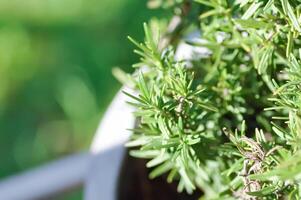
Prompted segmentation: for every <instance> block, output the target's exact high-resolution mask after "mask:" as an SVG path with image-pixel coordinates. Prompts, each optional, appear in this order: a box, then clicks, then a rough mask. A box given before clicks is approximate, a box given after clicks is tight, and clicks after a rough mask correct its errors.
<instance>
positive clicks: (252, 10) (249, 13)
mask: <svg viewBox="0 0 301 200" xmlns="http://www.w3.org/2000/svg"><path fill="white" fill-rule="evenodd" d="M262 4H263V2H258V3H256V2H254V3H252V4H251V6H250V7H249V8H248V10H247V11H246V12H245V13H244V14H243V16H242V17H241V19H244V20H246V19H249V18H250V17H252V15H254V13H255V12H256V11H258V8H259V7H260V6H261V5H262Z"/></svg>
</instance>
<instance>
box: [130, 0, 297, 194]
mask: <svg viewBox="0 0 301 200" xmlns="http://www.w3.org/2000/svg"><path fill="white" fill-rule="evenodd" d="M166 2H169V3H170V2H173V4H170V5H173V7H172V9H174V11H175V12H174V13H175V15H176V17H178V18H179V19H180V23H178V24H177V25H178V29H176V28H175V29H174V30H175V31H170V32H168V33H169V35H168V37H174V38H185V37H184V35H187V34H189V33H190V32H200V33H201V36H200V38H197V40H187V41H185V42H186V43H187V45H190V47H191V48H193V49H198V48H201V47H202V48H204V47H205V48H206V50H207V53H206V54H203V55H198V56H195V57H193V58H192V59H178V58H177V56H175V55H176V53H175V50H177V51H181V50H180V49H179V48H178V46H180V44H181V41H180V40H169V44H168V45H166V46H164V47H161V46H160V44H161V43H162V41H164V40H165V39H166V37H167V34H165V33H161V35H160V37H159V36H158V35H159V34H158V33H157V32H156V29H155V28H153V27H154V23H151V26H150V27H152V28H151V29H150V28H149V26H147V25H144V30H145V35H146V39H145V42H144V43H138V42H136V41H135V40H133V39H131V38H130V40H131V41H132V42H133V43H134V44H135V45H136V47H137V48H138V49H137V50H135V52H136V53H137V54H139V55H140V56H141V63H139V64H136V65H134V66H135V67H137V68H138V69H137V71H138V73H136V74H134V75H133V79H134V80H135V81H136V85H137V89H138V91H139V94H138V96H134V95H132V94H128V93H127V94H128V95H129V96H131V97H132V98H133V102H131V104H133V105H134V106H135V107H136V108H137V110H136V112H135V115H136V116H137V119H139V125H138V127H137V128H136V129H134V132H135V133H134V135H133V137H132V140H131V141H130V142H129V143H128V144H127V146H129V147H134V148H133V150H132V151H131V155H133V156H136V157H140V158H147V159H150V161H149V162H148V163H147V167H151V168H153V171H152V172H151V174H150V177H151V178H154V177H157V176H159V175H162V174H167V180H168V181H169V182H171V181H173V180H179V185H178V190H179V191H182V190H184V189H185V190H186V191H187V192H188V193H192V192H193V191H194V190H195V189H196V188H199V189H200V190H202V191H203V192H204V196H203V197H202V198H203V199H300V198H301V185H300V170H301V150H300V134H301V116H300V115H301V90H300V89H301V65H300V59H301V49H300V47H301V46H300V44H301V40H300V33H301V24H300V22H301V20H300V19H301V14H300V11H301V5H300V1H298V0H290V1H287V0H266V1H264V0H262V1H259V0H227V1H226V0H212V1H203V0H195V1H189V0H187V1H184V0H183V1H166ZM158 5H159V4H158ZM161 5H164V1H161ZM187 9H188V10H187ZM184 11H185V14H183V13H184ZM187 12H188V13H192V14H187ZM173 19H174V18H173ZM195 19H198V20H195ZM172 22H173V20H171V23H172ZM158 26H159V25H158ZM179 29H180V30H181V31H178V30H179ZM166 30H168V28H166ZM176 30H177V31H176ZM170 35H171V36H170ZM199 54H202V53H199ZM231 130H234V132H232V131H231Z"/></svg>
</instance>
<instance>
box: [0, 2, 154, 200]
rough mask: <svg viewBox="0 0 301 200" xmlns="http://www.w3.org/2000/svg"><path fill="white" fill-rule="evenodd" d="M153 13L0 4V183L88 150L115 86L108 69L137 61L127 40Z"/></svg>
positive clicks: (83, 5)
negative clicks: (29, 170) (36, 167)
mask: <svg viewBox="0 0 301 200" xmlns="http://www.w3.org/2000/svg"><path fill="white" fill-rule="evenodd" d="M157 14H158V13H157V11H151V10H148V9H147V8H146V1H141V0H98V1H96V0H43V1H41V0H27V1H22V0H1V1H0V76H1V78H0V127H1V132H0V148H1V150H0V159H1V161H0V163H1V165H0V178H4V177H6V176H8V175H12V174H15V173H17V172H20V171H22V170H25V169H29V168H31V167H33V166H37V165H40V164H42V163H45V162H47V161H49V160H53V159H56V158H59V157H62V156H63V155H66V154H69V153H72V152H77V151H80V150H84V149H88V147H89V144H90V142H91V139H92V137H93V134H94V131H95V130H96V128H97V124H98V121H99V120H100V118H101V116H102V114H103V112H104V110H105V109H106V107H107V106H108V104H109V102H110V100H111V99H112V97H113V95H114V93H115V92H116V91H117V90H118V88H119V87H120V85H119V83H118V82H117V81H116V80H115V79H114V77H113V76H112V73H111V70H112V67H114V66H120V67H121V68H123V69H125V70H127V71H129V69H130V66H131V64H132V63H133V62H134V61H135V60H137V57H135V55H134V54H133V53H132V49H133V46H132V45H131V44H130V42H128V40H127V39H126V36H127V35H132V36H134V37H135V38H137V39H139V40H141V39H142V38H143V31H142V23H143V22H144V21H148V19H149V18H150V16H153V15H157ZM76 196H77V195H75V196H74V198H77V197H76ZM69 199H73V197H72V198H71V197H70V198H69Z"/></svg>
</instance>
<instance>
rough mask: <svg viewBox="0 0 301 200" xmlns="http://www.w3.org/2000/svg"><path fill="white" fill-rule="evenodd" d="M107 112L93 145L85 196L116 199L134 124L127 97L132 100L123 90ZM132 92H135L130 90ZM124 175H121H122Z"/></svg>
mask: <svg viewBox="0 0 301 200" xmlns="http://www.w3.org/2000/svg"><path fill="white" fill-rule="evenodd" d="M122 90H125V91H127V92H129V89H128V88H122V89H121V90H120V91H119V92H118V93H117V95H116V97H115V98H114V100H113V102H112V103H111V105H110V106H109V108H108V110H107V112H106V113H105V115H104V117H103V120H102V121H101V123H100V126H99V128H98V130H97V133H96V135H95V138H94V140H93V143H92V146H91V152H92V155H93V158H92V161H91V163H90V165H89V166H90V168H89V172H88V175H87V177H86V181H85V188H84V199H85V200H115V199H116V194H117V193H116V190H117V182H118V178H119V171H120V167H121V164H122V160H123V156H124V152H125V147H124V143H125V142H126V141H127V140H128V139H129V136H130V134H131V133H130V131H127V129H129V128H133V127H134V124H135V117H134V115H133V114H132V112H133V111H134V110H133V108H132V107H131V106H129V104H127V103H126V101H131V99H129V98H128V97H127V96H126V95H125V94H123V93H122V92H121V91H122ZM130 93H133V92H130ZM121 178H122V177H121Z"/></svg>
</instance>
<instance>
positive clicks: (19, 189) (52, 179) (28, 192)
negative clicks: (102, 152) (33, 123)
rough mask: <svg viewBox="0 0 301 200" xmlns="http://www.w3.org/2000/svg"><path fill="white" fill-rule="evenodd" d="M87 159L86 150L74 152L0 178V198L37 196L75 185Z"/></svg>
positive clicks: (17, 199) (26, 199)
mask: <svg viewBox="0 0 301 200" xmlns="http://www.w3.org/2000/svg"><path fill="white" fill-rule="evenodd" d="M89 160H90V154H89V153H81V154H76V155H72V156H69V157H66V158H64V159H61V160H58V161H55V162H52V163H48V164H47V165H45V166H41V167H39V168H36V169H33V170H30V171H27V172H25V173H23V174H21V175H17V176H12V177H10V178H7V179H5V180H2V181H1V182H0V199H3V200H32V199H41V198H45V197H47V196H51V195H54V194H58V193H60V192H62V191H63V190H65V189H70V188H72V187H75V186H78V185H79V184H81V183H82V181H83V179H84V177H85V176H86V172H87V169H88V164H89Z"/></svg>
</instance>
